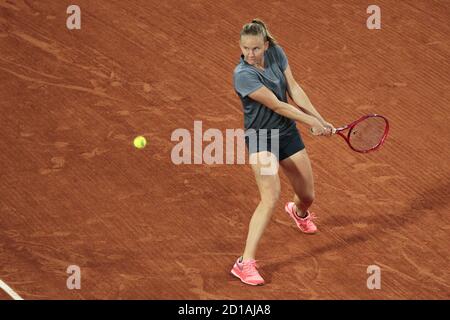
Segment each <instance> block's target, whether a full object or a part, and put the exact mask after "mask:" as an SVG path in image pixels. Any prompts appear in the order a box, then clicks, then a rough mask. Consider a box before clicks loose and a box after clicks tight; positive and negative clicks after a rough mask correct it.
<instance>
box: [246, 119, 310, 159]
mask: <svg viewBox="0 0 450 320" xmlns="http://www.w3.org/2000/svg"><path fill="white" fill-rule="evenodd" d="M268 132H269V133H268V134H267V137H265V136H262V137H261V136H259V135H257V137H256V142H257V143H256V145H255V143H253V145H252V146H249V137H247V136H246V137H245V145H246V146H247V150H248V152H249V154H252V153H256V152H261V151H269V152H271V146H272V143H271V137H270V130H269V131H268ZM261 139H264V140H266V141H267V143H266V145H265V146H264V144H261V143H260V142H261ZM278 146H279V151H278V161H283V160H284V159H286V158H289V157H290V156H292V155H293V154H295V153H297V152H299V151H301V150H303V149H305V144H304V143H303V140H302V137H301V136H300V133H299V132H298V130H297V127H294V128H293V129H290V130H289V132H288V133H287V134H285V135H283V136H282V137H280V138H279V141H278ZM274 154H275V155H276V153H274Z"/></svg>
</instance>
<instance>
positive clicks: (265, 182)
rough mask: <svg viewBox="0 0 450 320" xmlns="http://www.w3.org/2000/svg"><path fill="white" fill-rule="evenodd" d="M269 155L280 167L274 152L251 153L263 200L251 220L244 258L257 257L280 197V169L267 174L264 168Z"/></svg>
mask: <svg viewBox="0 0 450 320" xmlns="http://www.w3.org/2000/svg"><path fill="white" fill-rule="evenodd" d="M268 157H270V161H277V162H276V167H277V168H278V160H277V158H276V157H275V156H274V155H273V154H272V153H269V152H267V151H263V152H258V153H252V154H251V155H250V163H251V164H252V169H253V172H254V173H255V178H256V184H257V185H258V189H259V193H260V196H261V201H260V202H259V204H258V207H257V208H256V210H255V212H254V213H253V216H252V218H251V220H250V225H249V230H248V235H247V242H246V245H245V250H244V254H243V260H249V259H255V255H256V249H257V247H258V243H259V241H260V239H261V236H262V234H263V232H264V230H265V229H266V226H267V224H268V222H269V221H270V218H271V215H272V213H273V211H274V208H275V205H276V203H277V201H278V199H279V197H280V178H279V176H278V170H275V171H274V170H272V173H271V174H267V171H266V172H265V171H264V168H266V169H267V167H268V165H267V162H268V160H267V159H268ZM272 164H273V163H272ZM272 167H273V166H272Z"/></svg>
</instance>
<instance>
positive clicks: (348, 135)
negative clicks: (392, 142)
mask: <svg viewBox="0 0 450 320" xmlns="http://www.w3.org/2000/svg"><path fill="white" fill-rule="evenodd" d="M311 129H312V128H311ZM311 132H312V133H313V134H314V131H313V130H311ZM388 132H389V121H388V119H387V118H386V117H383V116H381V115H379V114H369V115H366V116H363V117H361V118H359V119H358V120H356V121H353V122H352V123H350V124H348V125H346V126H343V127H340V128H336V129H334V131H333V134H338V135H340V136H341V137H342V138H343V139H344V140H345V141H346V142H347V144H348V146H349V147H350V148H351V149H352V150H353V151H356V152H360V153H367V152H370V151H375V150H377V149H379V148H380V147H381V146H382V145H383V143H384V141H386V138H387V135H388Z"/></svg>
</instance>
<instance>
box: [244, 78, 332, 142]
mask: <svg viewBox="0 0 450 320" xmlns="http://www.w3.org/2000/svg"><path fill="white" fill-rule="evenodd" d="M248 96H249V97H250V98H252V99H253V100H255V101H258V102H259V103H261V104H263V105H264V106H266V107H267V108H269V109H271V110H273V111H274V112H276V113H278V114H281V115H282V116H285V117H287V118H289V119H292V120H295V121H300V122H303V123H306V124H307V125H309V126H310V127H311V129H312V130H313V131H314V133H315V134H317V135H322V134H324V133H325V130H326V128H325V127H324V126H323V125H322V123H321V122H320V121H319V120H318V119H317V118H316V117H314V116H311V115H309V114H306V113H304V112H303V111H301V110H299V109H298V108H296V107H294V106H292V105H290V104H288V103H285V102H283V101H280V100H278V98H277V96H276V95H275V94H274V93H273V92H272V91H270V90H269V89H268V88H267V87H265V86H262V87H261V88H259V89H257V90H255V91H253V92H252V93H250V94H249V95H248Z"/></svg>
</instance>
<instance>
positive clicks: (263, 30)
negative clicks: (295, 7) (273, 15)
mask: <svg viewBox="0 0 450 320" xmlns="http://www.w3.org/2000/svg"><path fill="white" fill-rule="evenodd" d="M247 35H252V36H259V35H260V36H262V37H263V39H264V41H269V46H270V47H272V46H275V45H276V44H277V40H275V38H274V37H273V36H272V35H271V34H270V32H269V29H268V28H267V26H266V24H265V23H264V21H262V20H261V19H258V18H255V19H253V20H252V22H250V23H247V24H245V25H244V26H243V27H242V30H241V35H240V36H241V37H242V36H247Z"/></svg>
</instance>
